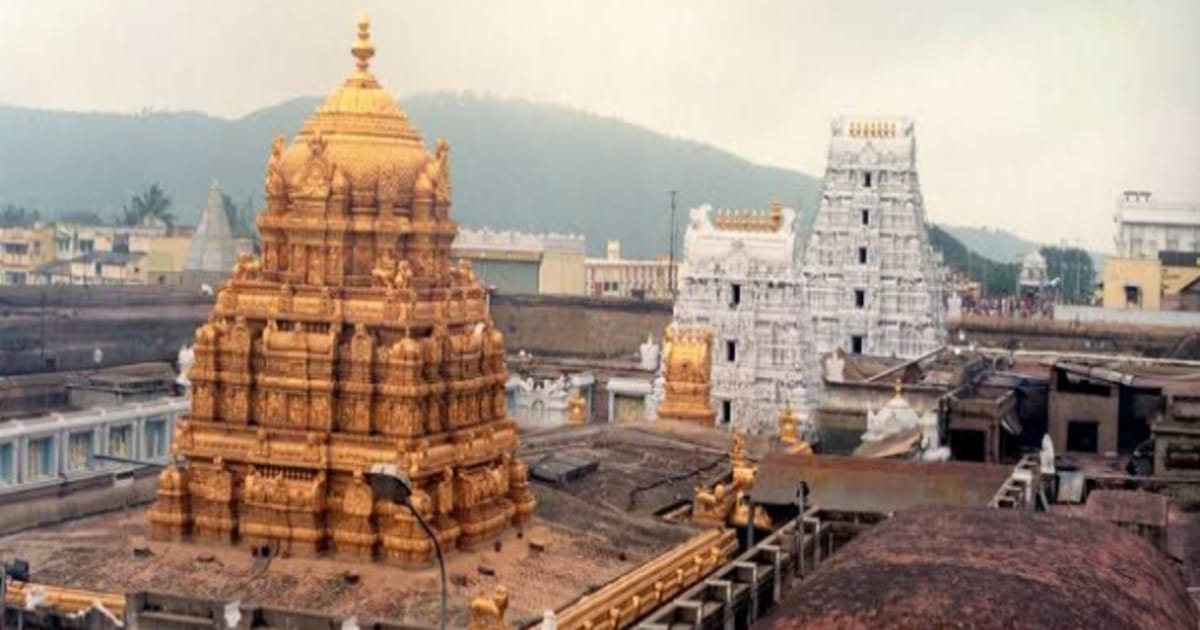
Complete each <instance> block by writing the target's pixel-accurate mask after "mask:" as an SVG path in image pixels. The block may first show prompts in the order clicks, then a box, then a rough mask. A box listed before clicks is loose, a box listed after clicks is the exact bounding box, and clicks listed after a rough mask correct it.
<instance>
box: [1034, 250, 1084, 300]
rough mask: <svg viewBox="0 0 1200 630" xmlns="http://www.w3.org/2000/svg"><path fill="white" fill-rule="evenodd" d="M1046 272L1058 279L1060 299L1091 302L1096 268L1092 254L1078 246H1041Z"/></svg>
mask: <svg viewBox="0 0 1200 630" xmlns="http://www.w3.org/2000/svg"><path fill="white" fill-rule="evenodd" d="M1041 253H1042V257H1043V258H1045V259H1046V274H1047V275H1048V276H1049V277H1050V279H1054V278H1058V279H1059V281H1060V284H1059V287H1060V289H1059V290H1060V296H1061V299H1062V300H1064V301H1067V302H1072V303H1076V304H1078V303H1088V302H1091V300H1092V296H1093V287H1095V286H1096V268H1095V267H1094V266H1093V264H1092V256H1091V255H1090V254H1088V253H1087V252H1086V251H1085V250H1082V249H1079V248H1078V247H1067V248H1063V247H1053V246H1050V247H1043V248H1042V249H1041Z"/></svg>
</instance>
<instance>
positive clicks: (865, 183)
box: [863, 172, 871, 188]
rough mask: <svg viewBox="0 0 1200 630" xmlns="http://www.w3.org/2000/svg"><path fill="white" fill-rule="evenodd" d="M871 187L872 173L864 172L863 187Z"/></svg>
mask: <svg viewBox="0 0 1200 630" xmlns="http://www.w3.org/2000/svg"><path fill="white" fill-rule="evenodd" d="M870 187H871V173H870V172H865V173H863V188H870Z"/></svg>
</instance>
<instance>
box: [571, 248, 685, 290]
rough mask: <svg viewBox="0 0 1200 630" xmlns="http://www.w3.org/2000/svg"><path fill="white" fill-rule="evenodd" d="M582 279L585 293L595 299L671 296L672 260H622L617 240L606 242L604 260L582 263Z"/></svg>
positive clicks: (598, 259) (593, 259) (590, 259)
mask: <svg viewBox="0 0 1200 630" xmlns="http://www.w3.org/2000/svg"><path fill="white" fill-rule="evenodd" d="M677 266H678V265H676V267H677ZM584 277H585V280H584V286H585V287H586V289H587V294H588V295H591V296H594V297H625V298H639V299H647V298H648V299H656V300H665V299H669V298H670V297H671V280H672V279H673V278H672V266H671V261H670V260H669V259H668V258H667V257H665V256H664V257H661V258H659V259H657V260H654V259H634V258H622V257H621V241H618V240H609V241H608V244H607V247H606V248H605V255H604V258H588V259H587V260H586V261H584Z"/></svg>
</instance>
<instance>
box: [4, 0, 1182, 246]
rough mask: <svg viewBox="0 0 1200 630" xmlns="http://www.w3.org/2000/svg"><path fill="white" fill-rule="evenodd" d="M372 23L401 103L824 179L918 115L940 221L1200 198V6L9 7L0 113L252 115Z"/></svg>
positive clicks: (8, 0) (321, 83)
mask: <svg viewBox="0 0 1200 630" xmlns="http://www.w3.org/2000/svg"><path fill="white" fill-rule="evenodd" d="M363 10H365V11H366V12H367V13H368V14H369V15H370V17H371V22H372V25H373V26H372V31H373V35H374V40H375V43H376V47H377V49H378V55H377V56H376V58H375V61H374V63H373V68H374V69H375V71H376V74H377V75H378V76H379V77H380V79H381V80H382V81H383V82H384V85H385V86H386V87H387V88H389V89H391V90H392V91H393V92H394V93H397V94H398V95H400V97H401V99H402V100H403V96H404V95H405V94H410V93H413V92H423V91H435V90H472V91H476V92H484V93H491V94H495V95H499V96H504V97H513V98H524V99H529V100H534V101H544V102H551V103H557V104H562V105H567V106H570V107H575V108H579V109H584V110H588V111H591V112H595V113H599V114H604V115H610V116H614V117H618V118H622V119H624V120H627V121H630V122H634V123H637V124H640V125H644V126H646V127H649V128H651V129H654V130H657V131H660V132H665V133H668V134H672V135H676V136H682V137H687V138H691V139H695V140H699V141H702V142H707V143H711V144H713V145H716V146H718V147H722V148H724V149H728V150H730V151H733V152H735V153H737V154H740V155H742V156H745V157H747V158H749V159H751V160H753V161H756V162H760V163H766V164H774V165H779V166H785V167H791V168H796V169H801V170H804V171H806V172H809V173H812V174H816V175H820V174H822V173H823V172H824V168H825V153H826V149H827V142H828V135H829V121H830V119H831V118H832V116H834V115H835V114H837V113H850V114H854V113H861V114H872V113H880V114H906V115H910V116H912V117H913V118H915V119H916V121H917V134H918V147H919V154H918V155H919V157H918V162H919V167H920V171H921V177H922V180H923V187H924V193H925V198H926V206H927V208H928V212H929V214H930V216H931V217H932V218H933V219H934V220H936V221H944V222H948V223H956V224H967V225H980V224H987V225H996V226H1002V227H1006V228H1009V229H1012V230H1014V231H1016V232H1017V233H1019V234H1020V235H1022V236H1025V237H1027V238H1031V239H1035V240H1039V241H1044V242H1052V243H1053V242H1058V241H1060V240H1061V239H1064V238H1071V239H1075V238H1078V239H1082V240H1083V241H1084V242H1085V243H1086V244H1087V245H1089V246H1092V247H1098V248H1102V249H1109V248H1111V246H1112V235H1113V230H1114V225H1113V221H1112V215H1113V212H1114V199H1115V198H1116V196H1117V195H1118V193H1119V192H1120V191H1121V190H1123V189H1125V188H1130V187H1135V188H1145V189H1149V190H1153V191H1154V192H1155V195H1156V196H1158V197H1161V198H1167V199H1189V200H1192V199H1200V1H1198V0H1181V1H1178V2H1171V1H1161V2H1159V1H1154V0H1135V1H1130V2H1104V1H1099V0H1080V1H1078V2H1046V1H1030V2H1007V1H1006V2H995V1H991V0H978V1H972V2H955V1H951V0H936V1H929V2H902V1H899V0H892V1H879V2H865V1H845V0H841V1H834V0H830V1H828V2H800V1H796V0H793V1H789V2H766V1H745V0H743V1H733V0H729V1H726V2H698V1H692V2H654V1H648V0H642V1H637V2H622V1H612V0H593V1H591V2H571V1H567V0H546V1H541V2H498V1H480V2H450V1H446V0H443V1H432V2H408V1H389V2H375V1H367V0H360V1H359V2H346V1H341V0H339V1H337V2H332V1H329V0H321V1H296V0H289V1H278V2H265V1H262V2H256V1H251V0H219V1H218V0H206V1H203V2H195V1H187V2H182V1H163V0H131V1H123V0H104V1H102V2H100V1H96V0H75V1H69V2H67V1H52V0H39V1H33V0H21V1H15V0H0V59H3V62H0V103H7V104H14V105H21V106H30V107H49V108H56V109H69V110H102V111H138V110H141V109H143V108H152V109H158V110H162V109H170V110H179V109H186V110H201V111H205V112H210V113H213V114H217V115H221V116H227V117H236V116H240V115H242V114H245V113H247V112H250V111H253V110H255V109H257V108H260V107H264V106H269V105H273V104H275V103H277V102H279V101H283V100H286V99H289V98H292V97H295V96H299V95H308V94H324V93H326V92H328V91H329V90H330V89H331V88H333V87H334V86H335V85H336V84H338V83H339V82H340V80H341V79H342V78H343V77H344V76H345V75H346V73H347V71H348V69H349V68H350V66H351V59H350V57H349V53H348V48H349V46H350V44H351V43H352V42H353V37H354V28H355V27H354V22H355V19H356V18H357V17H358V14H359V13H360V12H361V11H363ZM683 193H684V195H685V196H686V191H683ZM658 201H659V200H653V203H658ZM688 201H689V202H690V203H699V202H701V201H702V200H693V199H688ZM746 201H747V203H748V204H752V203H755V202H757V201H758V200H756V199H753V200H752V199H748V200H746ZM648 203H650V201H649V200H648Z"/></svg>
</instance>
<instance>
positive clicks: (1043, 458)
mask: <svg viewBox="0 0 1200 630" xmlns="http://www.w3.org/2000/svg"><path fill="white" fill-rule="evenodd" d="M1038 463H1039V464H1040V465H1041V468H1042V474H1043V475H1053V474H1054V440H1051V439H1050V434H1049V433H1047V434H1045V435H1043V436H1042V452H1041V453H1039V455H1038Z"/></svg>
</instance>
